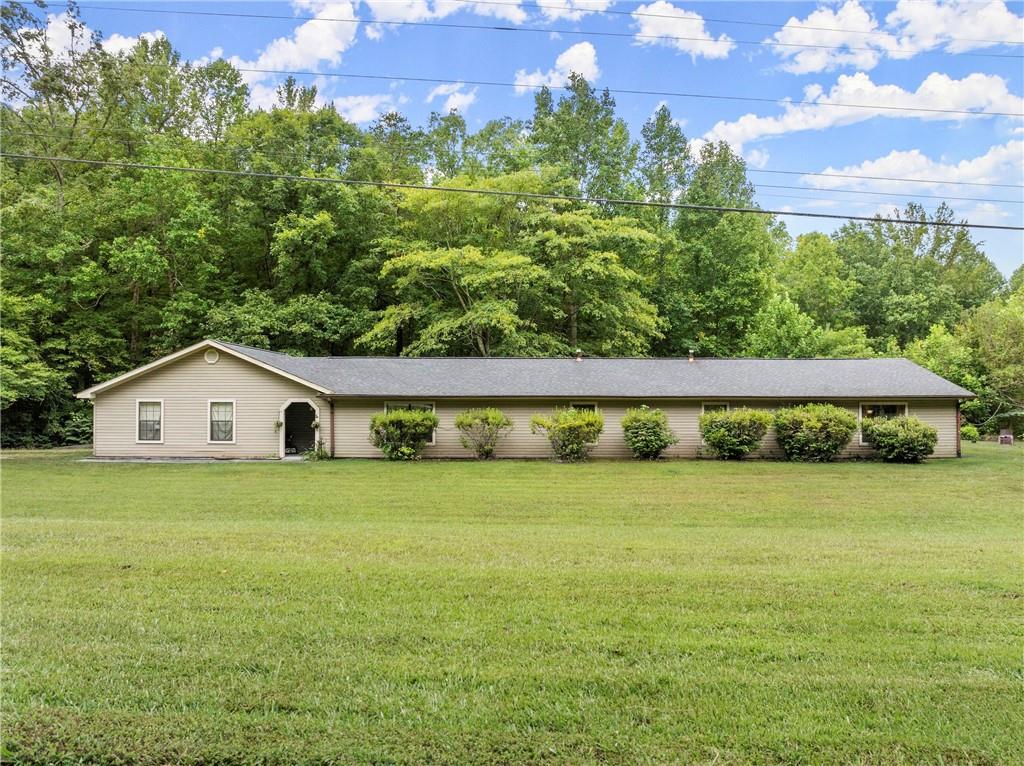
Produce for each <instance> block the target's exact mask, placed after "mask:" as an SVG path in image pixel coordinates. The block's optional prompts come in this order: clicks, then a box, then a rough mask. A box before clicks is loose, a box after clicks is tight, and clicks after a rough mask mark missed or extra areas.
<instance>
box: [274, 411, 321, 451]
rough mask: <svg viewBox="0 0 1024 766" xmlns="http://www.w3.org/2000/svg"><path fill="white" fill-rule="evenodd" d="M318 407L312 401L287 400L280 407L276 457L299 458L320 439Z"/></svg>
mask: <svg viewBox="0 0 1024 766" xmlns="http://www.w3.org/2000/svg"><path fill="white" fill-rule="evenodd" d="M320 407H321V405H320V404H319V403H317V402H315V401H314V400H313V399H289V400H288V401H286V402H285V403H284V404H282V405H281V417H280V419H279V420H278V423H279V424H280V428H279V431H280V443H279V445H278V457H280V458H286V457H299V456H301V455H302V454H303V453H304V452H306V451H307V450H311V449H313V448H314V447H315V446H316V443H317V440H318V439H320V438H321V437H320V422H321V421H320Z"/></svg>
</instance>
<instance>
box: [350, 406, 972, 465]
mask: <svg viewBox="0 0 1024 766" xmlns="http://www.w3.org/2000/svg"><path fill="white" fill-rule="evenodd" d="M959 428H961V414H959V399H956V457H957V458H959V457H961V449H959ZM332 433H334V431H332Z"/></svg>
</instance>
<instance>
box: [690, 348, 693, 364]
mask: <svg viewBox="0 0 1024 766" xmlns="http://www.w3.org/2000/svg"><path fill="white" fill-rule="evenodd" d="M690 361H691V362H692V361H693V349H692V348H691V349H690Z"/></svg>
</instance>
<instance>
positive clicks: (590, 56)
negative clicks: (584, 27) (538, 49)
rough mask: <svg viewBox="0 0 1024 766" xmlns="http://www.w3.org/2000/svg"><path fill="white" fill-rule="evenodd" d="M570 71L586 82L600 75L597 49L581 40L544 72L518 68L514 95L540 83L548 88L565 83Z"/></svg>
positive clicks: (565, 51)
mask: <svg viewBox="0 0 1024 766" xmlns="http://www.w3.org/2000/svg"><path fill="white" fill-rule="evenodd" d="M572 72H575V73H576V74H578V75H582V76H583V77H585V78H586V79H587V81H588V82H593V81H594V80H596V79H597V78H598V77H600V76H601V69H600V68H599V67H598V65H597V51H596V50H594V46H593V45H591V44H590V43H588V42H583V43H576V44H575V45H573V46H572V47H570V48H567V49H566V50H564V51H563V52H562V53H561V54H560V55H559V56H558V58H557V59H555V66H554V67H553V68H551V69H549V70H548V71H546V72H542V71H541V70H539V69H536V70H534V71H533V72H527V71H526V70H525V69H520V70H519V71H517V72H516V78H515V83H516V95H519V96H521V95H522V94H523V93H526V92H527V91H529V90H531V89H532V87H540V86H541V85H547V86H548V87H549V88H554V87H559V86H562V85H565V84H566V83H567V82H568V81H569V75H570V74H571V73H572Z"/></svg>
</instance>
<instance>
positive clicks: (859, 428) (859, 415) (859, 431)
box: [857, 399, 910, 447]
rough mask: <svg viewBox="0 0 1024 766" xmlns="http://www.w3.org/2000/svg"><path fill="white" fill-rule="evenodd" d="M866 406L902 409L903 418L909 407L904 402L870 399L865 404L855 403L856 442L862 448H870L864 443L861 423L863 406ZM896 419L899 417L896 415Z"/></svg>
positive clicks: (908, 411)
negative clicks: (881, 405)
mask: <svg viewBox="0 0 1024 766" xmlns="http://www.w3.org/2000/svg"><path fill="white" fill-rule="evenodd" d="M866 404H867V405H871V404H883V405H886V406H889V407H891V406H897V407H903V416H904V417H905V416H906V415H908V414H909V413H910V406H909V405H908V404H907V403H906V402H894V401H887V400H885V399H871V400H868V401H866V402H857V434H858V437H857V441H858V442H859V443H860V446H862V447H870V446H871V445H870V444H868V443H867V442H866V441H864V428H863V421H864V405H866ZM896 417H900V416H899V415H897V416H896Z"/></svg>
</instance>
